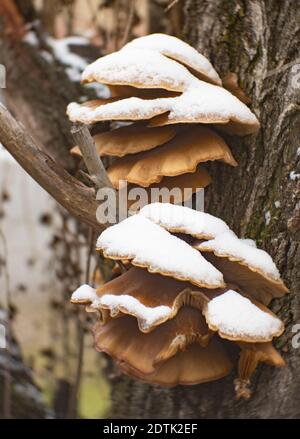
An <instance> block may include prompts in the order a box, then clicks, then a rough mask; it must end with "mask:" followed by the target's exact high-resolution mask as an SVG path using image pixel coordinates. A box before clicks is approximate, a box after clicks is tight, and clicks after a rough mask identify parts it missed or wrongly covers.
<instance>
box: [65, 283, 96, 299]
mask: <svg viewBox="0 0 300 439" xmlns="http://www.w3.org/2000/svg"><path fill="white" fill-rule="evenodd" d="M97 297H98V296H97V292H96V290H95V288H92V287H90V286H89V285H87V284H83V285H81V286H80V287H79V288H77V290H76V291H74V293H73V294H72V298H71V299H72V300H73V301H74V302H77V301H78V302H81V301H87V302H91V303H92V302H94V300H96V299H97Z"/></svg>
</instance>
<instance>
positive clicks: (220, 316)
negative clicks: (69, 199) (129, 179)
mask: <svg viewBox="0 0 300 439" xmlns="http://www.w3.org/2000/svg"><path fill="white" fill-rule="evenodd" d="M171 232H172V233H178V232H179V233H181V234H182V235H179V236H175V235H174V234H172V233H171ZM188 235H191V236H190V239H191V241H189V242H191V244H190V243H189V242H185V241H184V240H182V239H181V238H180V236H183V237H184V236H188ZM227 236H230V239H234V241H231V240H230V246H229V245H228V242H227V241H226V237H227ZM195 237H197V238H199V237H202V243H201V244H197V248H198V250H195V249H194V248H193V247H192V245H193V243H194V242H195ZM211 238H213V239H211ZM205 239H206V240H208V241H205ZM222 239H225V241H226V242H225V244H224V245H225V247H226V249H227V250H228V249H229V248H230V249H231V253H232V254H233V255H234V257H235V259H233V260H232V261H231V262H232V263H233V264H235V265H236V266H237V267H238V266H239V264H240V262H241V260H242V261H243V263H244V264H248V265H247V269H248V270H249V271H250V272H252V269H251V268H250V267H252V268H253V267H254V266H255V268H256V269H259V270H260V272H261V273H267V274H268V276H273V277H276V280H277V282H279V281H280V282H281V283H282V285H284V284H283V282H282V280H281V279H280V276H279V273H278V270H277V268H276V266H275V264H274V262H273V261H272V259H271V258H270V256H269V255H268V254H267V253H265V252H263V251H262V250H259V249H257V248H256V247H253V246H250V245H249V244H248V242H247V240H239V239H238V238H237V237H236V236H235V235H234V233H233V232H232V231H230V229H229V227H228V226H227V224H226V223H225V222H224V221H222V220H220V219H219V218H216V217H214V216H212V215H209V214H205V213H202V212H196V211H193V210H192V209H188V208H186V207H181V206H173V205H170V204H164V203H156V204H153V205H149V206H146V207H144V208H143V209H142V210H141V212H140V213H138V214H136V215H133V216H132V217H130V218H128V219H126V220H124V221H122V222H121V223H119V224H118V225H114V226H111V227H109V228H108V229H106V230H105V231H104V232H103V233H102V234H101V235H100V237H99V239H98V242H97V250H98V251H102V252H103V254H104V256H105V257H108V258H111V259H116V260H124V261H126V264H127V265H128V266H127V268H128V270H127V271H126V272H125V273H123V274H121V275H119V276H118V277H117V278H115V279H113V280H112V281H110V282H108V283H106V284H104V285H101V286H100V287H99V288H98V289H97V290H95V289H92V288H90V287H88V286H86V285H85V286H82V287H80V288H79V289H78V290H76V291H75V292H74V293H73V295H72V299H71V301H72V303H75V304H84V305H86V306H87V310H88V311H96V312H98V313H99V316H100V319H99V321H98V322H97V323H96V326H95V328H94V339H95V346H96V349H97V350H99V351H101V352H102V351H104V352H106V353H108V354H109V355H111V356H112V357H113V358H114V359H115V360H116V362H117V363H118V364H119V366H120V369H121V370H122V371H123V372H124V373H126V374H128V375H131V376H133V377H135V378H137V379H141V380H143V381H146V382H149V383H152V384H159V385H163V386H175V385H178V384H184V385H191V384H199V383H203V382H207V381H213V380H217V379H220V378H222V377H224V376H226V375H228V374H229V372H230V371H231V369H232V361H234V355H233V354H232V350H231V349H230V350H229V349H228V344H230V343H235V344H236V345H237V346H238V347H239V348H240V359H239V366H238V378H236V380H235V382H234V385H235V390H236V396H237V398H240V397H244V398H249V397H250V395H251V390H250V378H251V376H252V374H253V373H254V371H255V369H256V367H257V365H258V363H259V362H265V363H267V364H269V365H272V366H276V367H282V366H284V365H285V363H284V360H283V359H282V357H281V355H280V354H279V352H277V351H276V350H275V348H274V347H273V346H272V344H271V340H272V339H273V338H274V337H278V336H280V335H281V334H282V332H283V330H284V325H283V322H282V321H281V320H280V319H279V318H278V317H277V316H275V314H273V313H272V312H271V311H270V310H269V309H268V308H267V307H266V306H265V305H264V304H263V303H261V302H260V301H259V300H257V298H260V297H264V295H263V294H261V293H260V291H259V284H258V286H257V289H256V290H255V292H253V291H254V284H251V288H250V291H249V288H248V287H247V282H245V283H243V284H241V282H240V277H239V271H238V270H237V273H238V276H237V279H235V278H234V270H232V281H231V282H230V283H229V282H228V281H227V282H228V283H227V284H225V283H224V282H223V279H222V273H221V272H220V271H218V270H216V268H215V267H214V266H213V265H212V264H209V263H208V262H207V261H206V260H205V258H203V256H202V254H201V253H202V251H203V255H206V253H205V252H206V251H207V249H208V248H210V247H211V248H214V245H213V243H214V242H217V243H220V242H222ZM234 243H235V245H234ZM202 246H203V248H204V250H202ZM244 246H245V247H244ZM219 247H221V244H219V245H218V248H219ZM222 248H223V247H222ZM247 249H248V250H249V252H247V251H246V250H247ZM194 252H196V253H194ZM253 252H255V254H254V253H253ZM248 253H249V254H248ZM196 254H197V256H199V258H198V257H196ZM242 257H243V259H241V258H242ZM204 261H205V262H204ZM245 266H246V265H245ZM218 268H219V266H218ZM224 278H225V280H226V276H225V274H224ZM284 292H287V289H286V287H284ZM225 339H226V340H225Z"/></svg>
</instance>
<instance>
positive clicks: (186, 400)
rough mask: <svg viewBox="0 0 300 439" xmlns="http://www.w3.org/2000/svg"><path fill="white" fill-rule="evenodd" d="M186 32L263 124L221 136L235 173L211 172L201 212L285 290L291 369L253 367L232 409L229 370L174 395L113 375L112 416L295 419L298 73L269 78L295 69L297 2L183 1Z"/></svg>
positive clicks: (299, 298)
mask: <svg viewBox="0 0 300 439" xmlns="http://www.w3.org/2000/svg"><path fill="white" fill-rule="evenodd" d="M184 32H185V37H186V40H187V41H189V42H190V43H191V44H193V45H194V46H195V47H196V48H198V49H199V50H200V51H202V52H203V53H204V54H206V55H207V56H208V57H209V58H210V59H211V61H212V62H213V64H214V65H215V67H216V68H217V70H218V71H219V72H220V74H221V75H225V74H226V73H228V72H229V71H231V72H236V73H237V75H238V77H239V80H240V85H241V86H242V87H243V88H244V89H245V91H246V92H247V94H248V95H249V96H250V97H251V98H252V108H253V110H254V111H255V112H256V114H257V116H258V117H259V119H260V121H261V125H262V129H261V130H260V132H259V134H258V135H257V136H254V137H253V136H251V137H248V138H245V139H238V138H228V142H229V143H230V145H231V147H232V150H233V153H234V155H235V157H236V159H237V160H238V162H239V165H240V166H239V167H238V168H235V169H232V168H229V167H226V166H225V165H224V166H223V165H221V164H218V165H215V164H214V165H213V166H212V169H211V173H212V175H213V177H214V184H213V185H212V186H211V187H210V188H209V190H207V192H206V210H207V211H209V212H211V213H214V214H217V215H218V216H220V217H221V218H223V219H224V220H226V221H227V222H228V223H229V224H230V226H232V227H233V229H234V230H235V231H236V232H237V233H238V234H240V235H242V236H247V237H249V238H253V239H255V240H256V241H257V242H258V244H259V245H260V246H261V247H262V248H264V249H266V250H267V251H269V252H270V253H271V254H272V256H273V257H274V259H275V261H276V263H277V264H278V267H279V269H280V271H281V273H282V275H283V277H284V279H285V281H286V283H287V285H288V287H289V288H290V291H291V293H290V294H289V295H288V296H286V298H283V299H282V300H277V301H276V302H275V303H274V305H273V309H274V310H275V311H276V312H277V313H278V314H279V315H280V317H281V318H282V319H283V320H284V321H285V323H286V332H285V334H284V335H283V336H282V337H281V338H280V339H279V341H278V342H277V347H278V348H279V349H280V351H281V352H282V353H283V355H284V357H285V359H286V361H287V364H288V367H287V368H285V369H279V370H275V369H273V368H270V367H267V366H260V367H259V369H258V371H257V372H256V375H255V379H254V380H253V390H254V395H253V397H252V399H251V400H249V401H239V402H237V401H235V399H234V391H233V378H234V376H235V374H236V371H234V372H233V373H232V374H231V375H230V376H229V377H227V378H226V379H223V380H220V381H217V382H216V383H209V384H205V385H200V386H193V387H190V388H189V387H179V388H175V389H171V390H168V389H161V388H154V387H151V386H149V385H144V384H140V383H138V382H136V381H132V380H130V379H128V378H126V377H119V378H117V379H116V381H115V383H114V386H113V401H114V406H113V411H112V416H113V417H124V418H126V417H131V418H136V417H148V418H149V417H166V418H176V417H179V418H276V417H279V418H299V417H300V374H299V368H300V349H298V350H297V349H294V348H293V347H292V345H291V337H292V336H293V333H292V332H291V328H292V325H293V324H296V323H300V276H299V264H300V245H299V235H300V234H299V231H300V230H299V228H300V227H299V226H300V215H299V212H300V210H299V209H300V203H299V194H300V180H299V178H298V179H297V178H296V179H294V180H293V179H291V178H290V173H291V172H292V171H294V172H296V173H297V172H298V173H299V166H300V163H299V162H300V155H299V152H298V157H297V149H298V148H299V126H300V112H299V102H300V81H299V78H297V74H298V75H299V73H300V65H298V66H294V67H293V66H292V65H290V66H288V67H287V68H283V69H281V70H280V71H277V72H275V73H274V74H272V75H271V76H268V77H266V75H268V73H270V71H272V69H275V68H278V67H280V66H281V67H283V66H284V65H286V64H287V63H291V62H293V61H295V63H297V58H299V49H300V8H299V3H298V2H293V1H277V0H270V1H261V0H250V1H238V0H234V1H233V0H232V1H229V0H209V1H205V0H186V2H185V28H184ZM298 63H299V60H298ZM297 79H298V81H297ZM297 168H298V169H297ZM292 175H293V174H292ZM278 201H279V202H280V207H276V206H278ZM275 202H277V203H276V206H275Z"/></svg>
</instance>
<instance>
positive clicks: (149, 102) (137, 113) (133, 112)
mask: <svg viewBox="0 0 300 439" xmlns="http://www.w3.org/2000/svg"><path fill="white" fill-rule="evenodd" d="M169 99H174V98H158V99H141V98H137V97H131V98H125V99H123V98H120V97H115V98H110V99H96V100H93V101H87V102H84V103H83V104H78V103H76V102H71V103H70V104H69V105H68V107H67V115H68V117H69V119H70V120H71V121H72V122H80V123H84V124H93V123H95V122H100V121H104V120H129V121H134V120H144V119H151V118H153V117H154V116H156V115H158V114H161V113H165V112H166V111H168V108H169V105H170V102H169ZM97 102H98V103H99V105H97Z"/></svg>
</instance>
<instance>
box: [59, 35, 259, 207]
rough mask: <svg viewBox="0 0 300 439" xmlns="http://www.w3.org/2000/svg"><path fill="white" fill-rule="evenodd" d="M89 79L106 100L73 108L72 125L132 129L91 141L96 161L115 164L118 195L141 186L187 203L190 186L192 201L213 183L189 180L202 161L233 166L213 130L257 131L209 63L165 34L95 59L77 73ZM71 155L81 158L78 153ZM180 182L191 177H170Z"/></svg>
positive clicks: (111, 169)
mask: <svg viewBox="0 0 300 439" xmlns="http://www.w3.org/2000/svg"><path fill="white" fill-rule="evenodd" d="M94 81H95V82H99V83H102V84H106V85H107V86H108V89H109V91H110V96H111V97H110V98H108V99H99V100H93V101H88V102H84V103H81V104H79V103H75V102H72V103H70V104H69V106H68V108H67V114H68V116H69V118H70V120H71V121H72V122H80V123H83V124H95V123H98V122H101V121H127V122H131V123H132V124H131V125H130V126H127V127H122V128H117V129H112V130H110V131H108V132H105V133H101V134H97V135H95V136H94V141H95V144H96V147H97V151H98V153H99V155H101V156H103V155H108V156H111V157H118V158H119V159H116V160H115V161H114V162H113V163H112V164H111V165H110V167H109V169H108V175H109V177H110V179H111V181H112V184H113V186H114V187H115V188H116V189H119V181H121V180H126V181H127V182H128V183H129V184H130V185H137V186H142V187H145V188H152V187H155V188H160V187H167V189H173V188H176V189H177V188H179V189H180V190H181V192H182V194H183V196H181V197H176V196H175V197H173V198H172V199H171V200H170V202H172V203H174V204H175V203H177V202H178V203H182V201H185V200H186V199H187V195H186V194H184V192H183V191H182V189H183V184H188V183H190V182H191V181H193V182H194V185H193V186H189V188H191V189H192V191H191V193H190V195H189V197H191V195H192V193H195V192H197V191H198V190H199V189H201V188H204V187H206V186H207V185H208V184H209V183H210V181H211V178H210V177H209V176H208V177H207V178H203V175H202V178H199V173H198V175H194V174H196V173H197V172H198V165H199V163H204V162H207V161H216V160H221V161H223V162H225V163H227V164H229V165H231V166H236V165H237V163H236V160H235V158H234V157H233V155H232V153H231V151H230V148H229V147H228V145H227V144H226V143H225V141H224V140H223V139H222V138H221V137H220V135H219V134H217V133H216V132H215V131H214V127H215V126H216V127H218V130H219V131H220V130H225V131H229V132H230V133H233V134H238V135H246V134H251V133H255V132H256V131H257V130H258V128H259V122H258V120H257V118H256V117H255V115H254V114H253V113H252V112H251V110H250V109H249V108H248V107H247V105H245V104H244V103H243V102H242V101H241V100H239V99H238V98H237V97H236V96H234V95H233V94H232V93H230V91H228V90H226V89H225V88H223V87H222V81H221V79H220V77H219V75H218V73H217V72H216V71H215V69H214V68H213V66H212V65H211V63H210V62H209V60H208V59H207V58H205V57H204V56H203V55H202V54H200V53H199V52H198V51H197V50H195V49H194V48H193V47H191V46H189V45H188V44H187V43H185V42H183V41H181V40H179V39H178V38H176V37H172V36H169V35H163V34H153V35H148V36H146V37H141V38H137V39H135V40H133V41H131V42H130V43H128V44H126V46H124V47H123V48H122V49H121V50H119V51H118V52H115V53H112V54H109V55H106V56H103V57H102V58H99V59H98V60H96V61H95V62H93V63H92V64H90V65H88V66H87V67H86V69H85V70H84V72H83V74H82V82H83V83H89V82H94ZM191 124H192V125H191ZM204 124H205V125H206V127H204V126H203V125H204ZM207 125H209V126H207ZM171 128H172V129H171ZM72 152H73V153H74V154H78V155H79V154H80V151H79V149H78V148H76V147H75V148H73V150H72ZM201 172H202V173H203V171H202V170H201ZM205 172H207V171H205ZM178 176H188V178H184V177H183V178H182V179H179V180H178V179H175V177H178ZM166 178H168V180H167V181H166V180H165V179H166ZM171 178H173V180H172V179H171ZM196 182H197V184H198V185H199V186H198V187H195V183H196ZM165 183H167V184H165ZM163 184H164V186H163ZM185 187H187V186H185ZM146 194H149V191H148V190H147V191H146ZM179 198H180V199H179ZM148 201H149V199H148ZM151 201H154V200H153V199H151ZM129 204H131V203H129ZM143 204H145V203H144V202H142V203H141V205H143ZM139 207H140V206H139Z"/></svg>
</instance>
